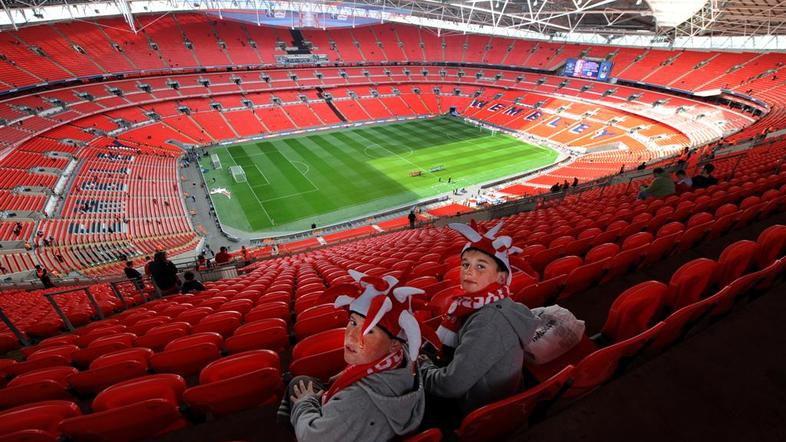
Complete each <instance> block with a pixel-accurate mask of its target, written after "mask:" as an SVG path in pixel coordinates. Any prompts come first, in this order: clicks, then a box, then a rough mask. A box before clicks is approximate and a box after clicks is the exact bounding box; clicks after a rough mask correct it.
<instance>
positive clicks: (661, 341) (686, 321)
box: [652, 297, 716, 350]
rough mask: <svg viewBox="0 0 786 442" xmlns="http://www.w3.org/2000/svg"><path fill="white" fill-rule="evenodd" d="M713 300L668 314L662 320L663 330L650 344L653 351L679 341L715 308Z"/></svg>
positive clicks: (703, 301) (700, 302) (702, 301)
mask: <svg viewBox="0 0 786 442" xmlns="http://www.w3.org/2000/svg"><path fill="white" fill-rule="evenodd" d="M715 303H716V301H715V300H714V299H713V298H711V297H710V298H707V299H703V300H701V301H698V302H694V303H693V304H690V305H686V306H685V307H682V308H681V309H679V310H677V311H675V312H674V313H672V314H670V315H669V316H668V317H666V319H664V320H663V322H662V324H663V328H662V329H661V331H660V332H659V333H658V336H657V337H656V338H655V341H654V342H653V343H652V348H653V349H654V350H661V349H663V348H665V347H668V346H669V345H672V344H673V343H675V342H676V341H678V340H680V339H681V338H682V337H683V336H685V334H686V333H687V332H688V330H689V329H690V327H691V325H692V324H694V323H696V322H697V321H698V320H700V319H701V318H702V317H703V316H704V315H705V314H707V313H709V311H710V310H711V309H712V308H713V307H714V306H715Z"/></svg>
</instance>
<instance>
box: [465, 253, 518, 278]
mask: <svg viewBox="0 0 786 442" xmlns="http://www.w3.org/2000/svg"><path fill="white" fill-rule="evenodd" d="M470 250H474V251H476V252H480V253H482V254H484V255H486V256H488V257H489V258H491V259H493V260H494V262H495V263H496V264H497V271H498V272H505V273H508V268H507V266H505V263H504V262H502V261H500V260H499V258H497V257H496V256H492V255H489V254H488V253H486V252H485V251H483V250H480V249H478V248H475V247H469V248H467V250H464V251H463V252H461V256H464V254H465V253H467V252H469V251H470Z"/></svg>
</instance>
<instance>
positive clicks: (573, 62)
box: [562, 58, 613, 81]
mask: <svg viewBox="0 0 786 442" xmlns="http://www.w3.org/2000/svg"><path fill="white" fill-rule="evenodd" d="M612 66H613V63H612V62H610V61H596V60H590V59H588V58H569V59H568V60H567V61H566V62H565V67H564V68H563V70H562V75H565V76H568V77H578V78H588V79H590V80H599V81H609V78H610V76H611V68H612Z"/></svg>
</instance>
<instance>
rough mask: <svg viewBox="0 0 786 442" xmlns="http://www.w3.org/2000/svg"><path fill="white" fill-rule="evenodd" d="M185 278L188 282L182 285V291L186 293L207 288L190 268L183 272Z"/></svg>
mask: <svg viewBox="0 0 786 442" xmlns="http://www.w3.org/2000/svg"><path fill="white" fill-rule="evenodd" d="M183 279H185V280H186V282H184V283H183V286H182V287H180V293H183V294H186V293H194V292H201V291H203V290H205V286H204V285H202V283H201V282H199V281H197V280H195V279H194V272H192V271H190V270H189V271H187V272H185V273H183Z"/></svg>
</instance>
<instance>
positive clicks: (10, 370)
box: [2, 355, 70, 377]
mask: <svg viewBox="0 0 786 442" xmlns="http://www.w3.org/2000/svg"><path fill="white" fill-rule="evenodd" d="M69 363H70V361H69V360H68V359H67V358H65V357H63V356H61V355H50V356H44V357H41V358H38V359H33V360H31V361H24V362H19V363H16V364H12V365H8V366H6V367H5V368H3V369H2V371H3V372H5V374H6V375H7V376H9V377H14V376H17V375H20V374H22V373H27V372H28V371H33V370H40V369H42V368H48V367H57V366H63V365H70V364H69Z"/></svg>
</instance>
